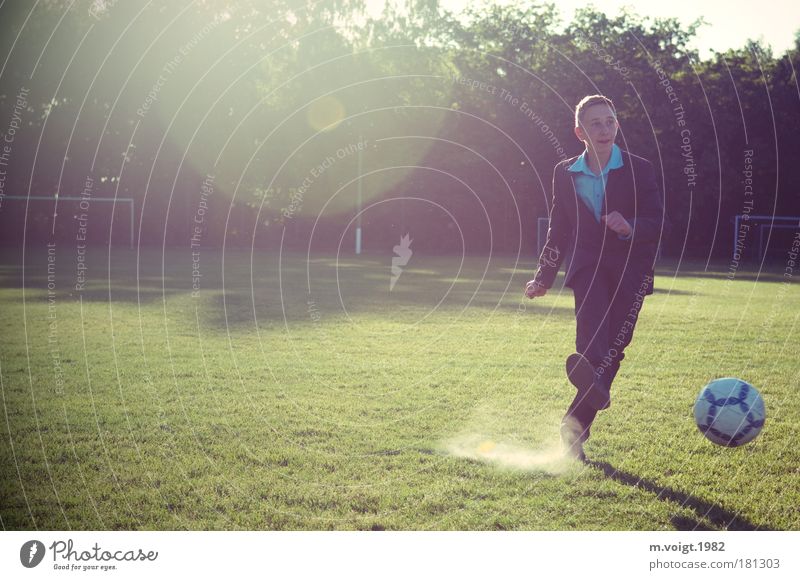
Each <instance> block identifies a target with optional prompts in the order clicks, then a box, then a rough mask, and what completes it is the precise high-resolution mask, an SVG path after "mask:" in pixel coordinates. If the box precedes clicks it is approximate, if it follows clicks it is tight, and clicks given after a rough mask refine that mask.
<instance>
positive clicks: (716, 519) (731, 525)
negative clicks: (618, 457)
mask: <svg viewBox="0 0 800 580" xmlns="http://www.w3.org/2000/svg"><path fill="white" fill-rule="evenodd" d="M586 465H589V466H591V467H595V468H597V469H599V470H601V471H602V472H603V473H604V474H605V476H606V477H608V478H609V479H612V480H614V481H616V482H618V483H621V484H623V485H629V486H631V487H635V488H637V489H643V490H645V491H649V492H650V493H654V494H656V499H660V500H663V501H670V502H673V503H675V504H678V505H679V506H680V507H683V508H690V509H692V510H694V511H695V512H696V514H697V520H695V519H693V518H690V517H685V516H673V517H672V518H671V519H670V521H671V522H672V525H673V526H675V529H676V530H686V531H698V530H711V529H714V528H709V527H708V526H707V525H706V524H704V523H702V521H703V520H707V521H710V522H711V523H712V524H713V525H714V526H716V529H717V530H736V531H743V530H748V531H753V530H765V531H766V530H770V528H767V527H764V526H757V525H755V524H753V523H752V522H750V521H748V520H747V519H745V518H743V517H742V516H740V515H738V514H735V513H733V512H730V511H728V510H726V509H723V508H721V507H720V506H718V505H715V504H713V503H709V502H707V501H704V500H702V499H699V498H696V497H694V496H693V495H689V494H688V493H684V492H682V491H677V490H675V489H672V488H671V487H663V486H660V485H658V484H656V483H654V482H652V481H649V480H647V479H643V478H641V477H637V476H635V475H633V474H630V473H626V472H624V471H620V470H619V469H616V468H615V467H613V466H612V465H610V464H609V463H606V462H605V461H591V460H589V461H587V462H586Z"/></svg>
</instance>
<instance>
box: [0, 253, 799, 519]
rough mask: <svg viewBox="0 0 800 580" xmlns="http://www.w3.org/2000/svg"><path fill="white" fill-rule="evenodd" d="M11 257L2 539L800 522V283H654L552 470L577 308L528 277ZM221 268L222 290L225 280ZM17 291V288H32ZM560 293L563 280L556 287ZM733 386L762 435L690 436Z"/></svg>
mask: <svg viewBox="0 0 800 580" xmlns="http://www.w3.org/2000/svg"><path fill="white" fill-rule="evenodd" d="M20 251H21V250H19V249H17V250H16V251H14V252H11V251H10V250H8V249H7V250H4V253H3V255H2V270H0V275H2V279H1V280H0V300H1V301H2V305H1V306H0V325H1V327H2V335H3V340H2V341H1V342H0V377H1V378H2V383H1V386H2V407H3V414H2V416H0V425H1V427H0V461H2V466H3V476H2V487H0V523H2V527H3V528H4V529H34V528H36V529H112V530H117V529H178V530H183V529H226V530H227V529H323V530H327V529H366V530H370V529H413V530H430V529H437V530H439V529H471V530H495V529H515V530H518V529H524V530H530V529H535V530H567V529H615V530H629V529H632V530H670V529H701V530H702V529H723V528H728V529H753V528H759V529H793V530H797V529H800V511H798V508H797V506H798V505H800V467H799V466H800V450H799V449H798V446H797V441H798V425H800V401H798V377H799V374H798V372H799V371H800V362H798V357H797V344H798V342H797V336H798V328H797V321H798V316H799V315H800V309H798V306H800V300H798V299H799V298H800V288H799V287H798V284H797V281H796V280H795V281H793V282H791V283H788V284H787V283H784V282H783V281H782V280H783V278H781V276H780V274H781V269H780V266H779V265H778V266H776V268H773V269H772V271H771V272H772V273H771V274H764V273H762V274H760V275H756V273H755V272H748V271H744V270H739V271H738V272H737V273H736V276H735V277H734V279H733V280H729V279H728V278H727V277H726V274H727V265H719V268H718V269H717V270H716V271H715V272H704V271H703V264H696V263H690V264H686V263H684V264H682V265H681V266H680V269H679V271H678V272H677V275H675V274H676V265H675V264H671V265H670V266H669V267H667V266H664V267H662V269H661V270H660V272H659V273H660V275H657V278H656V293H655V294H654V295H653V296H650V297H648V299H647V300H646V301H645V305H644V309H643V311H642V316H641V318H640V321H639V325H638V327H637V329H636V336H635V338H634V341H633V344H632V345H631V347H630V349H629V350H628V351H627V358H626V361H625V362H624V363H623V367H622V370H621V371H620V374H619V376H618V379H617V381H616V382H615V385H614V390H613V393H612V395H613V400H614V402H613V405H612V407H611V409H609V410H608V411H604V412H602V413H601V414H600V416H599V417H598V420H597V422H596V424H595V427H594V428H593V437H592V439H591V440H590V441H589V443H588V444H587V448H586V451H587V455H588V456H589V459H590V463H589V464H588V465H582V464H577V463H573V462H569V461H565V460H563V459H560V458H559V456H558V453H557V449H558V422H559V419H560V416H561V414H562V413H563V411H564V409H565V408H566V405H567V404H568V402H569V400H570V399H571V397H572V394H573V391H572V387H571V386H570V385H569V384H568V383H567V381H566V379H565V377H564V370H563V360H564V358H565V357H566V356H567V355H568V354H569V353H570V352H572V350H573V348H574V318H573V312H572V308H573V301H572V294H571V291H569V290H564V291H562V292H557V291H553V292H551V293H550V294H548V296H546V297H544V298H541V299H539V300H538V301H536V302H530V301H527V300H523V299H522V290H523V287H524V283H525V281H526V280H527V279H528V278H529V277H530V274H531V272H532V267H533V260H532V259H528V260H527V261H525V262H516V261H515V259H514V258H509V257H500V258H497V257H493V258H492V259H488V258H485V257H483V258H482V257H470V258H466V259H464V260H463V263H462V260H461V258H460V257H458V256H456V257H429V256H424V255H422V254H423V252H422V251H419V250H418V251H417V252H416V253H415V254H414V256H413V257H412V259H411V261H410V262H409V264H408V265H407V266H406V267H405V268H404V269H403V272H402V275H401V276H400V278H399V279H398V280H397V283H396V286H395V287H394V289H393V290H392V291H391V292H390V291H389V280H390V265H391V257H390V256H379V255H374V254H371V255H366V256H362V257H354V256H347V257H344V258H341V259H340V260H339V261H338V262H337V260H336V257H335V256H326V257H320V256H319V255H317V254H312V258H311V260H310V261H307V260H306V255H305V254H300V253H289V254H284V255H283V256H279V255H278V254H277V253H269V254H266V253H257V254H255V255H254V256H253V257H252V264H251V256H250V253H249V252H246V251H242V252H238V251H230V252H227V253H226V254H225V256H224V264H223V259H222V258H223V256H222V254H221V253H220V252H213V251H210V250H204V251H203V252H202V253H201V255H200V262H199V271H200V272H201V274H202V276H201V278H200V282H199V286H200V290H199V292H198V293H197V296H196V297H193V296H192V265H193V264H192V258H191V254H190V252H189V250H170V251H168V252H167V253H166V255H164V256H163V261H162V255H161V252H160V251H157V250H147V251H144V252H143V254H142V255H141V256H140V257H139V259H138V261H137V257H136V255H135V254H134V253H133V252H130V251H127V250H115V253H114V255H113V256H112V258H111V260H110V263H109V259H108V254H107V251H106V250H104V249H95V250H91V251H90V253H89V254H88V256H87V257H86V264H87V266H88V270H87V271H88V281H87V283H86V286H85V288H84V290H83V292H82V293H78V292H76V291H75V289H74V285H75V283H76V276H77V270H76V263H77V262H76V259H77V257H76V252H75V248H74V247H71V248H63V249H62V248H61V247H59V248H57V249H56V252H55V254H54V259H55V266H56V269H55V274H54V275H55V278H54V280H52V281H53V287H54V297H52V298H48V289H47V284H48V281H47V275H48V272H47V254H46V252H45V251H44V250H28V251H27V254H26V259H25V269H24V272H23V269H22V268H21V257H20V255H19V254H20ZM223 273H224V276H223ZM23 274H24V288H25V290H24V292H23ZM557 285H560V283H557ZM720 376H738V377H740V378H743V379H745V380H748V381H750V382H751V383H753V384H754V385H756V386H757V387H758V388H759V389H760V390H761V392H762V394H763V395H764V398H765V401H766V406H767V414H768V418H767V424H766V426H765V428H764V430H763V432H762V434H761V435H760V436H759V437H758V438H757V439H756V440H755V441H754V442H752V443H750V444H748V445H746V446H744V447H742V448H738V449H725V448H721V447H717V446H714V445H712V444H711V443H709V442H708V441H706V440H705V439H704V438H703V437H702V435H701V434H700V433H699V431H698V430H697V428H696V427H695V425H694V421H693V417H692V412H691V411H692V404H693V402H694V399H695V397H696V396H697V393H698V392H699V390H700V388H701V387H702V386H703V385H704V384H705V383H707V382H708V381H709V380H711V379H713V378H716V377H720Z"/></svg>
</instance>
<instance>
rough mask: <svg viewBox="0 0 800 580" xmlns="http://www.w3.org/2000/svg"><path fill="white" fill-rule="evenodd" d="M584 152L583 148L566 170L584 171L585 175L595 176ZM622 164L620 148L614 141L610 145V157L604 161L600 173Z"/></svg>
mask: <svg viewBox="0 0 800 580" xmlns="http://www.w3.org/2000/svg"><path fill="white" fill-rule="evenodd" d="M586 153H587V151H586V150H585V149H584V150H583V153H581V154H580V155H579V156H578V158H577V159H576V160H575V163H573V164H572V165H570V166H569V167H568V171H572V172H573V173H585V174H586V175H591V176H593V177H596V175H595V173H594V172H593V171H592V170H591V169H589V165H588V164H587V163H586ZM622 165H623V164H622V150H621V149H620V148H619V146H618V145H617V144H616V143H614V145H612V146H611V157H609V158H608V163H606V166H605V167H604V168H603V171H602V173H608V172H609V171H611V170H612V169H619V168H620V167H622Z"/></svg>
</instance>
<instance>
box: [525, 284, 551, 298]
mask: <svg viewBox="0 0 800 580" xmlns="http://www.w3.org/2000/svg"><path fill="white" fill-rule="evenodd" d="M545 294H547V288H545V287H544V286H542V285H541V284H539V283H538V282H537V281H536V280H531V281H530V282H528V284H527V285H526V286H525V296H527V297H528V298H537V297H539V296H544V295H545Z"/></svg>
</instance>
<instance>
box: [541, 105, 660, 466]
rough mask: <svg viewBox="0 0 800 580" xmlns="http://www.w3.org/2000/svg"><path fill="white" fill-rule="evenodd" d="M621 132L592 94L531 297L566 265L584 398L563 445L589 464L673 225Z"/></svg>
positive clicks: (556, 178) (574, 363)
mask: <svg viewBox="0 0 800 580" xmlns="http://www.w3.org/2000/svg"><path fill="white" fill-rule="evenodd" d="M618 130H619V124H618V123H617V113H616V110H615V108H614V103H612V102H611V99H609V98H607V97H604V96H602V95H590V96H587V97H584V98H583V99H582V100H581V101H580V102H579V103H578V106H577V107H576V108H575V136H576V137H577V138H578V139H579V140H580V141H583V143H584V145H585V146H586V148H585V150H584V152H583V153H582V154H581V155H579V156H578V157H573V158H572V159H567V160H565V161H562V162H561V163H559V164H558V165H556V167H555V171H554V173H553V203H552V208H551V210H550V227H549V229H548V232H547V242H546V243H545V246H544V248H543V249H542V253H541V256H540V257H539V267H538V270H537V271H536V275H535V277H534V279H533V280H531V281H530V282H528V283H527V286H526V288H525V294H526V296H527V297H528V298H536V297H538V296H544V295H545V293H546V292H547V290H548V289H549V288H550V287H551V286H552V284H553V280H554V279H555V277H556V273H557V272H558V270H559V267H560V266H561V264H562V262H564V264H565V272H566V274H565V279H564V285H565V286H567V287H569V288H572V290H573V293H574V294H575V320H576V323H577V331H576V338H575V346H576V350H577V352H576V353H574V354H572V355H570V356H569V357H568V358H567V376H568V378H569V380H570V382H571V383H572V384H573V385H574V386H575V387H577V389H578V392H577V394H576V395H575V398H574V399H573V401H572V404H570V406H569V408H568V409H567V412H566V414H565V415H564V419H563V420H562V422H561V440H562V444H563V445H564V448H565V450H566V452H567V454H569V455H571V456H572V457H575V458H577V459H579V460H581V461H585V459H586V456H585V455H584V452H583V443H584V442H585V441H586V440H587V439H588V438H589V432H590V428H591V425H592V422H593V421H594V419H595V416H596V415H597V411H598V410H601V409H606V408H608V407H609V405H610V404H611V397H610V390H611V383H612V382H613V380H614V377H615V376H616V374H617V371H618V370H619V364H620V361H622V359H623V358H624V354H623V351H624V350H625V347H627V346H628V344H630V341H631V338H632V337H633V329H634V327H635V325H636V321H637V318H638V314H639V309H640V308H641V306H642V302H643V300H644V296H645V295H647V294H652V293H653V264H654V262H655V258H656V252H657V249H658V244H659V242H660V240H661V235H662V230H663V229H664V226H665V223H664V206H663V203H662V200H661V195H660V193H659V189H658V183H657V182H656V175H655V171H654V169H653V166H652V164H651V163H650V162H649V161H647V160H645V159H642V158H641V157H637V156H636V155H632V154H630V153H628V152H627V151H623V150H622V149H620V148H619V146H617V145H616V144H615V143H614V139H615V138H616V136H617V131H618Z"/></svg>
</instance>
